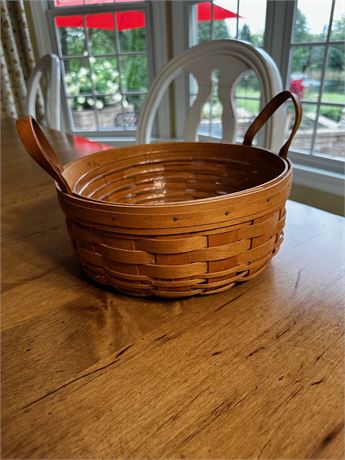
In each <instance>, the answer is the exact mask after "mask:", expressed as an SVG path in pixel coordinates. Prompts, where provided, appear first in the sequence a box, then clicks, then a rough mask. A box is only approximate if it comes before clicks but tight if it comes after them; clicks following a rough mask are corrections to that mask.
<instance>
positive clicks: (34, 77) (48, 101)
mask: <svg viewBox="0 0 345 460" xmlns="http://www.w3.org/2000/svg"><path fill="white" fill-rule="evenodd" d="M42 75H44V76H45V77H46V87H45V95H44V108H45V116H46V120H47V125H48V128H52V129H56V130H58V131H60V128H61V114H60V108H61V101H60V96H61V95H60V88H61V65H60V59H59V58H58V56H56V55H55V54H46V55H45V56H43V57H42V58H41V59H40V61H39V62H38V63H37V64H36V66H35V67H34V69H33V71H32V73H31V75H30V79H29V83H28V92H27V99H26V113H27V114H28V115H32V116H33V117H34V118H36V98H37V93H38V89H39V82H40V79H41V77H42Z"/></svg>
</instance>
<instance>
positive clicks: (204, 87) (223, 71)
mask: <svg viewBox="0 0 345 460" xmlns="http://www.w3.org/2000/svg"><path fill="white" fill-rule="evenodd" d="M216 69H217V70H219V71H220V78H219V82H218V98H219V101H220V103H221V104H222V107H223V112H222V125H223V137H222V141H223V142H235V140H236V132H237V120H236V109H235V97H234V96H235V95H234V88H235V86H236V84H237V83H238V82H239V80H240V78H241V76H242V75H243V73H244V72H246V71H248V70H253V71H254V72H255V74H256V76H257V78H258V80H259V84H260V88H261V105H262V106H263V105H264V104H266V103H267V102H268V101H269V100H270V99H272V97H273V96H275V95H276V94H277V93H278V92H280V91H281V90H282V89H283V87H282V79H281V76H280V72H279V70H278V68H277V66H276V64H275V62H274V61H273V59H272V58H271V57H270V56H269V54H268V53H267V52H266V51H264V50H262V49H260V48H256V47H254V46H253V45H252V44H250V43H247V42H244V41H240V40H232V39H227V40H213V41H210V42H206V43H202V44H200V45H196V46H194V47H192V48H189V49H188V50H186V51H184V52H183V53H181V54H180V55H178V56H176V57H175V58H173V59H172V60H171V61H170V62H168V64H167V65H166V66H165V67H164V68H163V69H162V70H161V71H160V72H159V73H158V75H157V76H156V78H155V79H154V81H153V83H152V86H151V88H150V91H149V93H148V95H147V96H146V99H145V102H144V104H143V107H142V110H141V114H140V118H139V123H138V129H137V143H139V144H143V143H149V142H150V141H151V134H152V127H153V122H154V118H155V115H156V112H157V109H158V107H159V104H160V102H161V100H162V98H163V96H164V94H165V92H166V90H167V89H168V87H169V85H170V83H171V82H172V81H173V80H174V79H175V78H176V77H177V76H178V75H179V73H181V72H183V71H184V72H187V73H189V74H192V75H193V76H194V78H195V79H196V81H197V84H198V91H199V92H198V95H197V97H196V99H195V101H194V103H193V104H192V106H191V107H189V110H188V112H187V114H186V119H185V124H184V126H185V129H184V135H183V139H184V140H186V141H195V140H197V138H198V136H197V129H198V126H199V123H200V120H201V114H202V108H203V106H204V104H205V103H206V102H207V101H208V99H209V97H210V96H211V94H212V90H213V84H212V74H213V72H214V70H216ZM179 116H180V115H179ZM284 118H285V117H284V110H280V109H279V111H277V114H276V115H275V116H274V117H273V118H272V120H270V122H268V123H267V125H266V128H265V132H264V133H262V134H263V135H261V137H260V140H259V142H258V143H259V145H261V146H263V147H266V148H268V149H272V150H277V149H278V148H280V147H281V144H282V141H283V132H284V127H285V122H284Z"/></svg>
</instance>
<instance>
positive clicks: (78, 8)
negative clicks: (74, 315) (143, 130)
mask: <svg viewBox="0 0 345 460" xmlns="http://www.w3.org/2000/svg"><path fill="white" fill-rule="evenodd" d="M84 1H85V0H84ZM48 6H49V9H48V11H47V14H48V18H49V22H50V31H51V32H52V44H53V48H54V52H55V53H56V54H58V56H59V58H60V59H61V61H62V62H63V64H64V62H65V61H68V60H72V59H76V60H80V61H81V62H87V66H88V69H89V73H90V76H92V66H91V62H90V58H91V57H95V58H96V59H98V58H107V57H108V58H113V59H115V62H116V66H117V71H118V73H119V76H120V75H121V70H122V69H121V59H120V58H121V57H122V56H146V58H147V72H148V76H147V81H148V87H149V85H150V83H151V81H152V79H153V73H154V72H153V66H154V64H153V56H152V53H151V52H149V50H150V49H152V33H151V30H152V29H151V28H152V21H151V16H152V15H151V2H150V1H143V2H130V1H129V2H128V3H104V4H96V5H94V4H83V5H75V6H59V7H57V6H55V5H54V1H53V0H49V2H48ZM121 11H143V12H144V14H145V24H146V26H145V32H146V34H145V39H146V48H145V50H143V51H124V52H123V51H121V50H120V44H119V33H118V30H117V28H116V27H114V31H113V32H114V43H115V52H114V53H102V54H96V55H93V54H92V50H91V47H90V41H89V31H88V28H87V27H86V24H85V17H86V15H89V14H97V13H113V15H114V24H116V19H115V13H117V12H121ZM61 16H82V17H83V29H84V35H85V46H86V50H87V56H84V55H73V56H72V55H71V56H66V55H63V53H62V50H61V45H60V39H59V32H58V28H57V26H56V24H55V18H56V17H61ZM64 67H65V66H64V65H62V77H63V78H62V80H63V85H62V87H63V100H64V104H63V111H64V114H65V115H66V118H67V120H68V129H69V131H70V132H73V133H75V134H81V135H89V136H95V137H97V136H101V137H102V136H103V137H104V135H106V136H121V137H126V136H133V135H134V134H135V131H136V128H135V127H133V128H129V129H126V128H124V129H121V128H115V127H114V129H109V128H102V127H101V126H100V119H99V112H98V109H95V110H94V112H95V121H96V130H78V129H75V128H74V124H73V119H72V114H71V109H70V107H69V104H68V101H69V100H72V99H73V98H74V97H75V96H69V94H68V89H67V85H66V83H65V70H64ZM91 89H92V90H91V92H90V93H83V94H82V96H85V97H91V98H93V100H94V102H95V101H96V98H97V97H101V96H109V94H105V93H99V92H96V91H95V86H94V82H93V80H92V78H91ZM118 92H119V94H120V95H121V101H122V100H123V97H125V96H141V97H143V98H144V97H145V95H146V94H147V92H144V91H128V90H127V91H125V90H124V88H123V84H122V79H121V78H119V91H118ZM121 103H122V102H121Z"/></svg>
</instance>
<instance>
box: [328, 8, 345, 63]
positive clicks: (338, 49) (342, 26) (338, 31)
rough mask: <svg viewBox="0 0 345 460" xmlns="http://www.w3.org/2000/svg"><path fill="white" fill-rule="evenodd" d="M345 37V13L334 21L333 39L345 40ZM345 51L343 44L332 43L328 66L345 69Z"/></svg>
mask: <svg viewBox="0 0 345 460" xmlns="http://www.w3.org/2000/svg"><path fill="white" fill-rule="evenodd" d="M344 37H345V15H343V16H342V17H341V18H340V19H339V20H338V21H335V22H334V25H333V30H332V40H344ZM344 55H345V53H344V46H343V45H332V46H330V48H329V55H328V66H329V68H330V69H332V70H344V69H345V56H344Z"/></svg>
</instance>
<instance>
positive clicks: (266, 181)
mask: <svg viewBox="0 0 345 460" xmlns="http://www.w3.org/2000/svg"><path fill="white" fill-rule="evenodd" d="M288 98H291V99H292V101H293V103H294V107H295V111H296V117H295V122H294V126H293V129H292V132H291V134H290V137H289V139H288V141H287V142H286V143H285V144H284V145H283V147H282V148H281V150H280V152H279V156H278V155H276V154H274V153H272V152H270V151H268V150H265V149H262V148H257V147H252V146H251V144H252V139H253V137H254V136H255V134H256V133H257V131H258V130H259V129H260V128H261V127H262V125H263V124H264V123H265V122H266V121H267V120H268V118H269V117H270V116H271V115H272V113H273V112H274V111H275V110H276V109H277V108H278V107H279V106H280V105H281V104H282V103H283V102H285V101H286V100H287V99H288ZM301 114H302V112H301V106H300V103H299V101H298V99H297V97H296V96H295V95H293V94H291V93H290V92H288V91H283V92H282V93H279V94H278V95H277V96H276V97H274V98H273V99H272V100H271V101H270V102H269V103H268V104H267V106H266V107H265V108H264V109H263V110H262V112H261V113H260V114H259V115H258V117H257V118H256V119H255V120H254V122H253V123H252V124H251V126H250V127H249V129H248V131H247V133H246V135H245V137H244V142H243V145H237V144H236V145H235V144H216V143H196V142H182V143H180V142H177V143H163V144H149V145H136V146H132V147H127V148H117V149H112V150H107V151H103V152H99V153H94V154H92V155H88V156H86V157H83V158H81V159H78V160H76V161H73V162H71V163H69V164H67V165H65V166H62V164H61V162H60V160H59V158H58V156H57V155H56V154H55V152H54V151H53V149H52V147H51V146H50V145H49V143H48V141H47V139H46V138H45V136H44V134H43V132H42V131H41V129H40V128H39V126H38V125H37V123H36V122H35V120H34V119H32V118H31V117H30V116H27V117H25V118H23V119H21V120H18V121H17V130H18V133H19V136H20V138H21V140H22V142H23V144H24V146H25V147H26V150H27V151H28V153H29V154H30V155H31V156H32V157H33V158H34V160H35V161H37V163H39V164H40V166H41V167H42V168H44V169H45V170H46V171H47V172H48V173H49V174H50V175H51V176H52V177H53V178H54V179H55V180H56V186H57V192H58V198H59V201H60V205H61V207H62V209H63V211H64V213H65V215H66V221H67V227H68V231H69V233H70V235H71V238H72V242H73V245H74V248H75V251H76V254H77V256H78V258H79V260H80V261H81V264H82V265H83V267H84V269H85V271H86V273H88V275H89V276H90V277H91V278H93V279H94V280H96V281H98V282H99V283H103V284H107V285H112V286H114V287H116V288H117V289H118V290H119V291H123V292H125V293H127V294H132V295H139V296H147V295H156V296H160V297H184V296H191V295H194V294H214V293H217V292H221V291H224V290H226V289H229V288H230V287H231V286H233V285H234V284H235V283H236V282H239V281H246V280H249V279H251V278H254V277H255V276H257V275H258V274H259V273H261V272H262V270H263V269H264V268H265V266H266V265H267V262H268V261H269V260H270V259H271V257H272V256H273V255H274V254H275V253H276V252H277V251H278V249H279V246H280V244H281V242H282V240H283V228H284V223H285V202H286V200H287V198H288V196H289V192H290V187H291V175H292V173H291V164H290V162H289V161H288V160H287V159H286V158H287V153H288V148H289V145H290V143H291V141H292V138H293V136H294V134H295V133H296V131H297V129H298V126H299V124H300V120H301Z"/></svg>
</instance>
